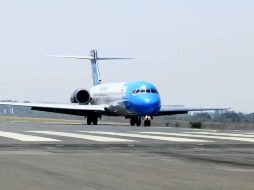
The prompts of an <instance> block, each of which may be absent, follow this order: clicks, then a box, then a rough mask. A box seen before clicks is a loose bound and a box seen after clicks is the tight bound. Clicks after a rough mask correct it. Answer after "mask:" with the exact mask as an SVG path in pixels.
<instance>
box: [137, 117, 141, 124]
mask: <svg viewBox="0 0 254 190" xmlns="http://www.w3.org/2000/svg"><path fill="white" fill-rule="evenodd" d="M140 125H141V118H140V117H139V118H138V119H137V126H140Z"/></svg>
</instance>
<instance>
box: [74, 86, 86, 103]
mask: <svg viewBox="0 0 254 190" xmlns="http://www.w3.org/2000/svg"><path fill="white" fill-rule="evenodd" d="M90 99H91V96H90V93H89V92H88V91H87V90H84V89H78V90H76V91H75V92H74V93H73V94H72V95H71V103H79V104H88V103H89V102H90Z"/></svg>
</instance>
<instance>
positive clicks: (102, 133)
mask: <svg viewBox="0 0 254 190" xmlns="http://www.w3.org/2000/svg"><path fill="white" fill-rule="evenodd" d="M80 132H84V133H92V134H100V135H115V136H121V137H134V138H143V139H154V140H162V141H172V142H213V141H208V140H199V139H190V138H179V137H165V136H153V135H143V134H142V135H141V134H134V133H116V132H103V131H80Z"/></svg>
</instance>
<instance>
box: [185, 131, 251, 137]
mask: <svg viewBox="0 0 254 190" xmlns="http://www.w3.org/2000/svg"><path fill="white" fill-rule="evenodd" d="M184 133H191V134H203V135H219V136H231V137H247V138H251V137H254V135H251V134H239V133H210V132H184Z"/></svg>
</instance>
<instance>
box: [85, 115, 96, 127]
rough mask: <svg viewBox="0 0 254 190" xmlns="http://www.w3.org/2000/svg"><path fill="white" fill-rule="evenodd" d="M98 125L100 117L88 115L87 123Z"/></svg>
mask: <svg viewBox="0 0 254 190" xmlns="http://www.w3.org/2000/svg"><path fill="white" fill-rule="evenodd" d="M92 124H93V125H97V124H98V117H97V116H87V125H92Z"/></svg>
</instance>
